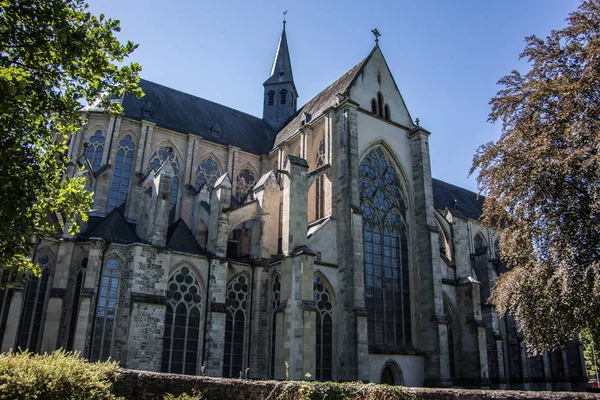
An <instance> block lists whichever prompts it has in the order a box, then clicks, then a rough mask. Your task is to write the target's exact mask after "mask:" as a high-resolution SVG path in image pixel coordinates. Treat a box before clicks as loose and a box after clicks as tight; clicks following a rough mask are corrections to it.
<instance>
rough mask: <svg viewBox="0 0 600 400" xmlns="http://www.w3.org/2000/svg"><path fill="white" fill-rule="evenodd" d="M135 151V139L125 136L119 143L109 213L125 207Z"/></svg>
mask: <svg viewBox="0 0 600 400" xmlns="http://www.w3.org/2000/svg"><path fill="white" fill-rule="evenodd" d="M134 150H135V144H134V143H133V138H132V137H131V136H130V135H125V137H123V139H121V141H120V142H119V149H118V150H117V159H116V161H115V171H114V173H113V177H112V182H111V184H110V195H109V197H108V211H111V210H112V209H114V208H117V207H120V206H122V205H124V204H125V202H126V201H127V192H128V191H129V181H130V180H131V169H132V166H133V151H134Z"/></svg>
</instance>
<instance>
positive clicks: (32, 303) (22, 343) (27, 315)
mask: <svg viewBox="0 0 600 400" xmlns="http://www.w3.org/2000/svg"><path fill="white" fill-rule="evenodd" d="M37 263H38V266H39V268H40V269H41V270H42V276H41V277H39V278H38V277H35V276H34V277H31V279H30V280H29V282H27V289H26V291H25V296H24V308H23V315H22V317H21V328H20V330H19V340H18V342H17V343H18V344H17V346H18V347H20V348H21V349H23V350H25V349H29V350H31V351H33V352H36V351H38V350H39V342H40V339H41V331H42V316H43V314H44V308H45V306H46V297H47V291H48V279H49V276H50V265H51V262H50V256H49V255H48V254H47V253H40V255H39V256H38V258H37Z"/></svg>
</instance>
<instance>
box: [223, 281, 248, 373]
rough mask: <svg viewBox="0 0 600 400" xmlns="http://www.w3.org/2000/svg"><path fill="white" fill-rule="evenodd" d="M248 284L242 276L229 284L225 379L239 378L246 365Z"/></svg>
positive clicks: (224, 362) (226, 318)
mask: <svg viewBox="0 0 600 400" xmlns="http://www.w3.org/2000/svg"><path fill="white" fill-rule="evenodd" d="M247 298H248V282H247V279H246V277H245V276H243V275H241V276H238V277H237V278H236V279H234V280H233V281H232V282H230V283H229V286H228V287H227V297H226V298H225V307H226V310H227V314H226V317H225V352H224V353H225V356H224V359H223V377H224V378H237V377H239V376H240V372H241V371H242V367H243V365H244V342H245V341H244V336H245V332H246V310H247V309H248V301H247Z"/></svg>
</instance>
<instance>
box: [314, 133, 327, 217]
mask: <svg viewBox="0 0 600 400" xmlns="http://www.w3.org/2000/svg"><path fill="white" fill-rule="evenodd" d="M316 161H317V162H316V165H317V168H320V167H322V166H323V165H325V138H323V139H321V142H320V143H319V149H318V150H317V160H316ZM315 184H316V186H315V217H316V218H315V219H320V218H323V217H324V215H325V176H324V175H321V176H319V177H318V178H317V180H316V182H315Z"/></svg>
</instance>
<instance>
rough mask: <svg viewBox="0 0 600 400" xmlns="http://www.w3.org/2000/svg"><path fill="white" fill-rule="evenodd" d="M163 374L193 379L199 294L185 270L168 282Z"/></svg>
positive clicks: (198, 326) (195, 279)
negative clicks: (185, 376)
mask: <svg viewBox="0 0 600 400" xmlns="http://www.w3.org/2000/svg"><path fill="white" fill-rule="evenodd" d="M167 299H168V301H167V316H166V318H165V336H164V340H163V352H162V365H161V371H162V372H173V373H177V374H187V375H195V374H196V373H197V370H198V359H199V351H200V316H201V311H202V291H201V289H200V284H199V283H198V279H197V278H196V276H195V275H194V274H193V272H192V271H190V269H189V268H188V267H183V268H181V269H180V270H178V271H177V272H176V273H175V274H173V276H172V277H171V279H170V280H169V286H168V290H167Z"/></svg>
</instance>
